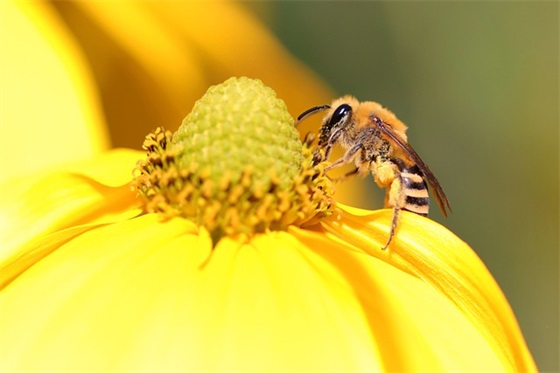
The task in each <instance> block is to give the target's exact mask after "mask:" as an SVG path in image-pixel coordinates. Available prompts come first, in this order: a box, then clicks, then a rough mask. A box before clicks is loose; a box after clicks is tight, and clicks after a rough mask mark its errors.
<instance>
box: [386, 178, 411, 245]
mask: <svg viewBox="0 0 560 373" xmlns="http://www.w3.org/2000/svg"><path fill="white" fill-rule="evenodd" d="M405 198H406V196H405V190H404V184H403V181H402V176H401V175H400V174H396V175H395V179H394V180H393V182H392V183H391V185H390V187H389V188H388V189H387V195H386V203H385V205H386V207H392V208H393V218H392V219H391V231H390V232H389V239H388V240H387V243H386V244H385V246H383V247H382V248H381V250H386V249H387V248H388V247H389V244H390V243H391V241H392V240H393V236H394V235H395V232H396V230H397V226H398V223H399V213H400V211H401V208H402V206H404V201H405Z"/></svg>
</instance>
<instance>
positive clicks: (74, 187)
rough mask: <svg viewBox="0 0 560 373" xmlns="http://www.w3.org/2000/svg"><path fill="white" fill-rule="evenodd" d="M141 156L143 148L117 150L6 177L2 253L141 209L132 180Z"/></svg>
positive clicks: (0, 211)
mask: <svg viewBox="0 0 560 373" xmlns="http://www.w3.org/2000/svg"><path fill="white" fill-rule="evenodd" d="M140 157H141V153H140V152H134V151H113V152H110V153H107V154H104V155H102V156H99V157H97V158H96V160H95V162H94V161H91V160H90V161H85V162H81V163H80V164H79V165H78V164H75V165H67V166H65V167H64V168H61V169H60V171H58V172H54V171H49V172H45V173H40V174H36V175H33V176H27V177H21V178H14V179H12V180H10V181H9V182H6V183H4V184H3V185H2V186H1V193H0V236H1V241H2V248H1V251H0V258H2V259H5V258H6V257H8V256H10V255H12V254H13V251H14V250H15V249H16V248H17V247H20V246H22V245H24V244H25V243H28V242H30V241H31V239H32V238H34V237H40V236H41V235H43V234H46V233H50V232H54V231H57V230H61V229H65V228H67V227H71V226H77V225H82V224H101V223H107V222H111V221H115V220H117V221H118V220H120V219H121V217H122V215H123V214H124V215H125V216H134V215H137V214H138V213H140V211H141V210H139V209H138V210H135V209H134V206H135V205H136V206H138V205H139V201H136V195H135V193H134V192H133V191H132V190H131V187H130V185H129V183H130V178H131V175H132V171H131V170H132V168H133V167H134V165H135V164H136V161H137V160H138V159H139V158H140ZM23 250H24V251H25V248H24V249H23Z"/></svg>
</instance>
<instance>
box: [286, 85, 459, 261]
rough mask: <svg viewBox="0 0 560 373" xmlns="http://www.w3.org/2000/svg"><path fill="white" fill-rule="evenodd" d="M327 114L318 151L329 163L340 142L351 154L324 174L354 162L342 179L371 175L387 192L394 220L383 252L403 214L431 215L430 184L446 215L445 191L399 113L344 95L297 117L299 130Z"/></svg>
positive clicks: (337, 161) (334, 163) (386, 195)
mask: <svg viewBox="0 0 560 373" xmlns="http://www.w3.org/2000/svg"><path fill="white" fill-rule="evenodd" d="M327 110H328V112H327V114H326V115H325V117H324V119H323V124H322V126H321V130H320V132H319V143H318V146H319V149H323V150H324V159H328V157H329V155H330V152H331V149H332V147H333V146H335V145H337V144H338V145H341V146H342V147H343V148H344V149H345V150H346V152H345V153H344V155H343V156H342V157H341V158H340V159H337V160H336V161H334V162H333V163H332V164H331V165H329V166H328V167H327V168H326V169H325V171H328V170H331V169H333V168H336V167H339V166H342V165H344V164H346V163H352V162H353V163H354V164H355V166H356V168H355V169H354V170H353V171H351V172H349V173H347V174H346V175H344V176H343V177H342V178H341V179H344V178H346V177H349V176H353V175H362V176H365V175H367V174H368V173H369V172H371V174H372V175H373V178H374V180H375V182H376V183H377V185H378V186H379V187H381V188H385V189H386V193H385V207H387V208H392V209H393V218H392V223H391V231H390V233H389V238H388V240H387V243H386V244H385V246H384V247H383V248H382V250H385V249H387V247H389V244H390V243H391V240H392V239H393V236H394V235H395V230H396V228H397V223H398V219H399V212H400V210H407V211H410V212H413V213H415V214H418V215H422V216H427V215H428V211H429V203H430V199H429V195H428V184H429V185H430V187H431V188H432V192H433V194H434V195H435V198H436V201H437V203H438V205H439V207H440V209H441V211H442V212H443V215H444V216H446V217H447V210H449V211H451V206H450V205H449V201H448V200H447V197H446V196H445V193H444V192H443V189H442V188H441V186H440V184H439V182H438V180H437V179H436V177H435V176H434V173H433V172H432V171H431V170H430V168H429V167H428V166H427V165H426V164H425V163H424V161H422V159H421V158H420V156H419V155H418V153H416V151H415V150H414V149H413V148H412V147H411V146H410V145H409V144H408V142H407V137H406V133H405V132H406V129H407V127H406V126H405V124H404V123H403V122H401V121H400V120H399V119H398V118H397V117H396V116H395V114H393V113H392V112H391V111H389V110H388V109H386V108H384V107H382V106H381V105H380V104H378V103H377V102H373V101H364V102H359V101H358V100H357V99H356V98H354V97H352V96H344V97H341V98H339V99H336V100H334V101H333V103H332V105H322V106H315V107H312V108H310V109H308V110H306V111H304V112H303V113H302V114H301V115H300V116H299V117H298V118H297V121H296V126H297V125H298V124H299V123H300V122H301V121H302V120H304V119H305V118H307V117H309V116H310V115H312V114H315V113H318V112H321V111H327ZM318 157H319V156H318ZM320 158H321V157H319V158H317V157H316V158H315V159H316V160H317V161H318V160H321V159H320Z"/></svg>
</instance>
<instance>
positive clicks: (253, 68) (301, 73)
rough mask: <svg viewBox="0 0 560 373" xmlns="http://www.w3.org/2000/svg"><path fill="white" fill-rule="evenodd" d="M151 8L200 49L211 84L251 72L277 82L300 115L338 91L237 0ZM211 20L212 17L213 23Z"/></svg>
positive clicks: (280, 92) (270, 83) (272, 84)
mask: <svg viewBox="0 0 560 373" xmlns="http://www.w3.org/2000/svg"><path fill="white" fill-rule="evenodd" d="M149 4H150V6H151V8H150V9H151V10H152V11H153V12H155V13H156V14H158V15H160V16H161V17H162V19H164V20H165V22H166V24H169V25H170V27H172V28H175V29H176V30H177V33H178V34H179V35H181V36H182V37H183V38H184V40H185V41H186V42H187V43H188V44H192V45H193V46H194V47H195V48H196V49H197V50H199V53H200V56H201V57H203V60H202V62H203V63H205V64H206V65H207V66H208V68H209V69H210V72H212V76H211V81H210V82H211V83H215V82H216V81H222V80H225V79H227V78H228V77H230V76H235V75H246V76H249V77H255V78H259V79H261V80H262V81H263V82H264V83H265V84H266V85H268V86H269V87H272V88H273V89H274V90H275V91H276V92H277V93H278V95H279V96H280V97H282V99H283V100H284V101H285V102H286V105H287V106H288V108H290V114H292V116H294V117H296V116H297V115H299V114H300V113H301V112H303V111H304V110H306V109H308V108H309V105H310V104H317V103H322V102H327V101H328V102H330V100H331V99H332V92H331V91H330V90H329V89H328V88H327V87H326V86H325V84H324V83H323V82H321V81H320V80H319V78H318V77H317V76H316V75H315V74H314V73H313V72H312V71H311V70H310V69H309V68H306V67H305V66H304V65H303V64H301V63H300V62H299V61H297V60H296V59H295V58H293V57H292V56H291V55H290V54H289V52H288V51H287V50H286V49H285V48H284V47H283V46H282V45H281V44H280V43H278V41H277V40H276V38H275V37H274V36H273V34H272V33H271V32H270V31H268V30H267V29H266V28H265V27H264V26H263V25H262V24H261V23H260V22H259V21H258V20H257V19H256V18H255V17H254V16H253V15H252V14H251V13H250V12H248V11H246V10H245V9H244V7H243V6H242V5H239V3H236V2H234V1H211V2H187V3H185V2H171V3H167V4H166V5H165V6H161V5H160V4H157V3H153V2H152V3H149ZM209 19H211V21H210V22H209Z"/></svg>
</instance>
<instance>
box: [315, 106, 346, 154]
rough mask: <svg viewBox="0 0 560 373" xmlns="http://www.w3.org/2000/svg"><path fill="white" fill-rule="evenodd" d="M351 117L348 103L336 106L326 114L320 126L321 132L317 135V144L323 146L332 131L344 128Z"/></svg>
mask: <svg viewBox="0 0 560 373" xmlns="http://www.w3.org/2000/svg"><path fill="white" fill-rule="evenodd" d="M351 117H352V107H351V106H350V105H349V104H346V103H344V104H341V105H339V106H337V107H336V108H335V109H334V110H333V111H332V114H330V115H327V116H326V117H325V119H324V121H323V126H322V127H321V134H320V136H319V146H325V145H326V144H327V143H328V141H329V138H330V137H331V134H332V133H333V131H335V130H337V129H339V128H344V127H345V126H346V124H347V123H348V122H349V121H350V118H351Z"/></svg>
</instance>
